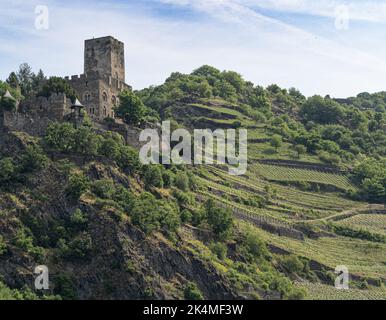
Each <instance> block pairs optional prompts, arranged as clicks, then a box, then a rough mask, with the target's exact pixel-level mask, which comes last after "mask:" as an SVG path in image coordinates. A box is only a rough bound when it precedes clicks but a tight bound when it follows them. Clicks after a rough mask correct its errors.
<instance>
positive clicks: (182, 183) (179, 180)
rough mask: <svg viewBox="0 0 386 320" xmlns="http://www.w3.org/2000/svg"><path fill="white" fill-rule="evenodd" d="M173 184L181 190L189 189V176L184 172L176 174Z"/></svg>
mask: <svg viewBox="0 0 386 320" xmlns="http://www.w3.org/2000/svg"><path fill="white" fill-rule="evenodd" d="M174 184H175V186H176V187H177V188H178V189H180V190H182V191H187V190H188V189H189V178H188V176H187V174H186V173H180V174H177V177H176V179H175V182H174Z"/></svg>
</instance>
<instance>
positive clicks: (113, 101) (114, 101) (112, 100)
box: [111, 96, 117, 106]
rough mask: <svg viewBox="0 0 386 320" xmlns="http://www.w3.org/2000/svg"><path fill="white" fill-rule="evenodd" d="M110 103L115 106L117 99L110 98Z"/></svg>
mask: <svg viewBox="0 0 386 320" xmlns="http://www.w3.org/2000/svg"><path fill="white" fill-rule="evenodd" d="M111 102H112V103H113V105H114V106H116V105H117V98H116V97H115V96H112V97H111Z"/></svg>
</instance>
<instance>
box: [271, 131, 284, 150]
mask: <svg viewBox="0 0 386 320" xmlns="http://www.w3.org/2000/svg"><path fill="white" fill-rule="evenodd" d="M282 145H283V138H282V137H281V136H279V135H278V134H275V135H273V136H272V138H271V146H272V147H274V148H275V150H276V152H277V150H278V149H279V148H280V147H281V146H282Z"/></svg>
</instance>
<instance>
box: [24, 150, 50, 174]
mask: <svg viewBox="0 0 386 320" xmlns="http://www.w3.org/2000/svg"><path fill="white" fill-rule="evenodd" d="M47 162H48V158H47V156H46V155H45V154H44V153H43V150H42V149H41V148H40V147H39V146H33V147H32V146H28V147H27V150H26V151H25V153H24V154H23V155H22V157H21V167H22V170H23V172H32V171H34V170H40V169H42V168H44V167H45V165H46V164H47Z"/></svg>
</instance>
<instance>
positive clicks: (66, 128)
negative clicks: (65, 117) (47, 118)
mask: <svg viewBox="0 0 386 320" xmlns="http://www.w3.org/2000/svg"><path fill="white" fill-rule="evenodd" d="M75 133H76V129H74V127H73V126H72V125H71V124H70V123H67V122H66V123H58V122H54V123H52V124H50V125H49V126H48V127H47V130H46V134H45V136H44V142H45V144H46V145H47V146H48V147H50V148H53V149H55V150H58V151H64V152H68V151H73V150H74V148H75Z"/></svg>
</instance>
